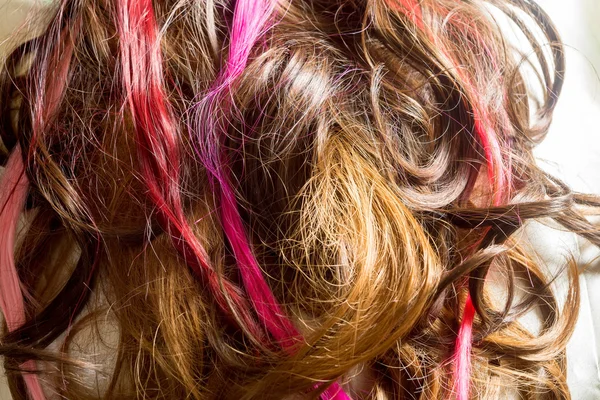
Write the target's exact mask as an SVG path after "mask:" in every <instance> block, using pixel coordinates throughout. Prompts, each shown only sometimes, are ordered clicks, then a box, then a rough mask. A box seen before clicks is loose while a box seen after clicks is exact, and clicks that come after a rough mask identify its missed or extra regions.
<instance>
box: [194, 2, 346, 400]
mask: <svg viewBox="0 0 600 400" xmlns="http://www.w3.org/2000/svg"><path fill="white" fill-rule="evenodd" d="M275 4H276V0H238V1H237V2H236V5H235V9H234V13H233V21H232V25H231V36H230V45H229V55H228V59H227V63H226V66H225V69H224V70H223V71H222V73H221V75H220V76H219V77H218V79H217V81H216V86H215V88H214V89H213V90H212V91H210V92H209V94H208V96H207V97H206V99H205V102H206V103H205V104H204V105H206V106H207V107H206V109H208V110H209V112H208V115H205V116H204V117H206V118H205V119H204V118H202V119H199V120H201V121H206V120H207V121H210V122H209V123H206V124H205V126H206V128H205V129H206V137H205V138H201V139H200V140H201V141H203V140H204V141H206V142H208V143H210V140H209V139H213V138H214V139H213V143H215V144H217V146H214V147H212V148H208V149H207V151H206V153H207V154H202V152H201V154H200V156H201V157H202V159H203V160H204V162H205V164H206V168H207V170H208V171H209V172H211V173H212V175H213V178H214V179H215V181H216V182H218V185H219V187H220V199H221V207H220V210H221V221H222V224H223V230H224V232H225V235H226V236H227V239H228V241H229V243H230V245H231V247H232V251H233V254H234V257H235V259H236V260H237V262H238V265H239V268H240V274H241V277H242V281H243V283H244V287H245V288H246V292H247V293H248V296H249V298H250V301H251V302H252V305H253V306H254V308H255V310H256V313H257V315H258V318H259V319H260V321H261V323H263V324H264V326H265V327H266V328H267V330H268V332H269V333H270V334H271V335H272V336H273V338H274V339H275V340H276V341H277V342H278V343H279V344H280V345H281V346H282V348H283V349H286V350H287V351H293V350H292V348H293V346H294V345H295V344H296V343H297V342H298V341H299V340H300V338H301V335H300V333H299V331H298V330H297V329H296V327H294V325H293V324H292V322H291V321H290V320H289V319H288V318H287V317H286V316H285V314H284V312H283V311H282V310H281V307H280V306H279V304H278V302H277V300H276V299H275V296H274V295H273V293H272V292H271V289H270V288H269V286H268V284H267V282H266V281H265V279H264V277H263V274H262V271H261V269H260V266H259V264H258V261H257V260H256V258H255V257H254V254H253V252H252V249H251V247H250V243H249V242H248V238H247V237H246V233H245V230H244V225H243V221H242V217H241V215H240V213H239V211H238V208H237V202H236V199H235V192H234V189H233V188H232V187H231V186H230V184H229V177H228V173H227V172H226V171H225V164H226V160H227V156H226V155H225V154H223V152H222V151H221V149H220V148H219V147H220V146H219V145H218V144H219V143H220V138H219V136H218V133H219V132H218V129H219V127H218V126H217V124H216V122H215V121H214V119H213V115H214V114H215V113H214V112H211V111H213V110H214V108H213V107H217V103H219V107H221V108H223V109H225V110H226V111H227V108H229V107H231V103H230V102H228V101H227V99H224V96H225V95H226V94H227V92H228V91H229V90H230V89H231V87H232V85H233V82H234V81H235V79H237V78H238V77H239V76H240V75H241V74H242V73H243V71H244V68H245V67H246V64H247V62H248V58H249V56H250V51H251V49H252V47H253V46H254V44H255V43H256V42H257V40H258V38H259V37H260V35H261V33H262V32H263V30H264V29H265V28H266V24H267V21H268V20H269V18H270V17H271V15H272V13H273V10H274V8H275ZM200 110H201V111H202V107H200ZM317 386H318V385H317ZM322 398H323V399H340V400H341V399H348V396H347V395H346V394H345V393H344V391H343V390H342V389H341V388H340V387H339V385H338V384H337V383H334V384H332V385H331V386H330V387H328V388H327V389H326V390H325V392H324V393H323V394H322Z"/></svg>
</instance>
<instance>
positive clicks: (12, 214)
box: [0, 145, 46, 400]
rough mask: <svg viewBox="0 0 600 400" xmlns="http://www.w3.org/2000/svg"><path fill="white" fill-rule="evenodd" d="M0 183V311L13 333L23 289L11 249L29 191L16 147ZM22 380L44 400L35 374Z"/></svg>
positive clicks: (21, 315)
mask: <svg viewBox="0 0 600 400" xmlns="http://www.w3.org/2000/svg"><path fill="white" fill-rule="evenodd" d="M0 182H1V183H0V187H2V188H4V190H1V191H0V205H1V207H2V208H1V209H0V226H2V227H3V229H4V230H5V232H4V234H3V235H0V308H1V309H2V313H3V314H4V318H5V320H6V326H7V328H8V330H9V331H14V330H15V329H17V328H18V327H20V326H21V325H23V323H25V304H24V297H23V291H22V290H23V289H22V288H21V282H20V280H19V275H18V273H17V269H16V266H15V257H14V248H15V240H16V231H17V226H18V222H19V215H20V214H21V211H22V209H23V205H24V203H25V199H26V198H27V192H28V189H29V181H28V179H27V176H26V175H25V166H24V165H23V159H22V158H21V148H20V147H19V146H18V145H17V146H16V147H15V149H14V150H13V152H12V153H11V155H10V157H9V158H8V162H7V164H6V168H5V169H4V174H3V176H2V178H1V180H0ZM11 188H12V189H11ZM22 367H24V368H26V369H31V370H35V368H36V366H35V362H33V361H28V362H26V363H24V364H23V365H22ZM23 379H24V380H25V384H26V385H27V390H28V391H29V394H30V395H31V397H32V398H33V399H34V400H43V399H45V398H46V397H45V396H44V392H43V390H42V387H41V385H40V382H39V379H38V377H37V375H34V374H27V373H25V374H24V375H23Z"/></svg>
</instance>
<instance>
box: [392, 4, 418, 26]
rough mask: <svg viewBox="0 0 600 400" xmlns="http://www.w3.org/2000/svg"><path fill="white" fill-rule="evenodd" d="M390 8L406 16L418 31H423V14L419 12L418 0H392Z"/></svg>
mask: <svg viewBox="0 0 600 400" xmlns="http://www.w3.org/2000/svg"><path fill="white" fill-rule="evenodd" d="M390 6H391V7H397V8H398V9H399V10H400V11H402V12H403V13H404V14H406V15H407V16H408V17H409V18H410V19H412V21H413V23H414V24H415V25H416V26H417V27H418V28H419V29H421V30H424V29H425V25H424V22H423V12H422V11H421V5H420V4H419V0H392V1H391V2H390Z"/></svg>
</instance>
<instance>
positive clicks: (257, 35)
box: [0, 0, 600, 400]
mask: <svg viewBox="0 0 600 400" xmlns="http://www.w3.org/2000/svg"><path fill="white" fill-rule="evenodd" d="M52 12H53V13H54V14H53V15H54V17H53V19H52V20H51V22H50V24H49V26H48V28H47V29H46V30H45V31H44V33H43V34H42V35H40V36H39V37H37V38H35V39H33V40H30V41H28V42H26V43H24V44H22V45H20V46H18V47H17V48H16V49H15V50H14V51H13V53H12V54H11V55H10V57H8V59H7V60H6V62H5V65H4V68H3V70H2V75H1V77H0V95H1V100H0V107H1V109H0V118H1V120H0V126H1V139H2V144H3V150H2V154H1V157H0V159H1V160H2V162H3V163H5V162H10V164H9V165H10V168H8V167H7V172H6V176H9V175H10V176H16V177H18V176H21V178H20V179H21V180H20V181H19V182H21V184H22V185H28V186H27V188H28V189H27V191H26V192H24V193H26V195H27V196H26V198H23V199H22V201H18V200H19V199H17V198H16V197H15V196H14V195H13V194H11V193H13V192H14V191H15V190H14V187H15V185H16V184H13V185H10V184H9V183H10V182H11V181H8V180H7V179H8V178H5V180H4V184H3V186H2V188H1V190H2V191H5V192H6V200H5V203H4V204H2V205H1V206H2V209H1V210H2V211H3V213H4V214H6V215H7V216H8V213H9V211H10V212H13V211H14V210H17V211H16V212H17V213H16V214H15V215H18V213H21V214H23V215H25V217H26V220H27V224H26V225H27V228H26V229H24V230H22V231H21V235H20V240H19V241H18V243H17V244H18V245H17V247H16V250H15V251H14V254H13V248H12V246H9V244H10V242H7V243H8V244H7V245H6V248H4V249H0V252H2V251H4V252H5V253H6V254H7V256H6V257H7V258H6V259H7V260H9V259H13V258H14V260H15V264H14V265H15V271H16V274H17V277H18V280H17V281H14V280H9V278H8V277H7V276H8V275H6V273H5V275H4V276H0V281H5V282H6V283H3V285H5V286H3V287H6V288H12V289H14V288H15V287H14V282H18V288H21V287H22V288H24V289H23V290H24V292H25V293H24V294H23V295H21V294H20V293H21V292H20V289H18V290H16V291H12V292H11V293H13V292H14V293H16V294H14V296H13V297H11V298H10V299H5V300H6V302H7V304H12V308H11V309H13V310H16V309H21V308H22V310H23V317H22V318H20V317H19V318H16V317H15V318H13V319H11V318H12V317H10V316H9V313H7V310H6V309H4V310H3V311H4V313H5V316H6V317H7V320H9V321H13V322H14V323H13V325H14V326H8V327H7V329H6V330H5V332H4V335H3V336H2V341H1V344H0V354H2V355H3V356H4V357H5V367H6V370H7V373H8V376H9V382H10V386H11V392H12V395H13V397H14V398H15V399H25V398H27V396H28V394H27V392H28V391H29V395H31V396H33V397H34V398H35V397H36V395H35V394H34V392H35V390H34V389H32V388H33V387H35V385H36V384H35V383H34V382H33V380H32V379H31V378H30V377H31V376H32V375H31V374H30V373H29V372H35V373H36V374H37V376H39V379H41V380H42V382H43V385H42V386H44V387H45V391H46V393H47V394H49V393H51V391H52V393H53V392H55V393H56V394H57V395H59V396H63V397H65V398H68V399H71V400H74V399H90V398H116V399H129V398H131V399H134V398H136V399H137V398H148V399H150V398H152V399H159V398H160V399H163V398H164V399H166V398H169V399H182V398H219V399H245V398H259V399H281V398H288V397H290V398H292V397H293V396H302V395H304V396H306V397H309V398H310V397H318V396H319V395H321V394H322V393H324V394H323V398H329V397H327V396H329V395H328V394H327V393H328V392H327V391H328V390H330V388H331V386H330V385H331V384H332V383H333V384H334V387H338V386H335V385H340V386H339V388H341V389H339V390H338V389H335V390H336V391H337V392H338V393H342V390H343V393H345V394H346V395H347V396H348V397H351V398H354V399H359V398H376V399H415V398H418V399H447V398H450V397H452V396H458V398H459V399H464V398H465V397H464V396H466V395H468V394H469V390H470V395H471V396H472V397H474V398H482V399H485V398H490V399H491V398H506V396H507V392H510V391H515V392H517V393H518V394H519V396H521V397H523V398H527V399H534V398H561V399H563V398H569V397H570V396H569V391H568V388H567V385H566V375H565V373H566V362H565V361H566V360H565V345H566V342H567V340H568V338H569V336H570V333H571V331H572V329H573V326H574V323H575V321H576V318H577V310H578V302H579V291H578V278H577V267H576V265H575V263H574V262H569V263H567V264H566V265H565V266H564V270H563V271H561V273H562V272H564V276H566V277H567V278H568V294H567V297H566V299H565V300H564V301H561V300H560V299H558V298H557V296H556V295H555V293H554V289H553V283H554V281H555V279H556V276H554V275H553V274H550V273H549V271H548V270H547V268H546V266H545V265H543V264H542V263H541V262H540V261H539V260H538V258H536V257H535V256H534V255H532V254H531V252H530V251H529V250H528V249H527V248H526V247H524V246H523V245H522V243H521V238H522V237H521V235H522V234H521V232H520V228H521V227H522V226H523V225H524V224H525V223H526V222H527V221H529V220H533V219H542V218H546V219H550V220H554V221H555V222H556V223H558V224H559V225H560V226H562V228H563V229H565V230H567V231H571V232H575V233H577V234H580V235H582V236H584V237H585V238H587V239H588V240H590V241H591V242H593V243H594V244H596V245H598V244H600V236H599V235H600V232H599V230H598V229H597V228H596V227H595V226H593V225H591V224H590V223H589V222H588V220H587V219H586V218H587V217H588V216H589V215H592V214H594V215H595V214H597V210H598V206H600V201H599V200H598V199H597V198H596V197H593V196H588V195H581V194H578V193H573V192H572V191H571V190H570V189H569V188H568V187H567V186H565V185H564V184H563V183H562V182H560V181H559V180H558V179H556V178H554V177H552V176H549V175H548V174H546V173H544V172H543V171H542V170H541V169H540V168H539V167H538V166H537V165H536V163H535V159H534V157H533V155H532V149H533V148H534V146H535V145H536V144H537V143H539V142H540V141H541V140H542V139H543V137H544V135H545V134H546V132H547V130H548V126H549V124H550V121H551V117H552V111H553V109H554V107H555V105H556V100H557V97H558V95H559V93H560V90H561V86H562V81H563V73H564V67H565V66H564V56H563V52H562V45H561V42H560V39H559V37H558V34H557V32H556V29H555V28H554V26H553V25H552V23H551V22H550V21H549V19H548V17H547V16H546V14H545V13H544V12H543V11H542V9H541V8H539V6H537V5H536V4H535V3H534V2H533V1H530V0H510V1H509V0H487V1H483V0H468V1H467V0H464V1H458V0H421V1H418V2H416V1H408V0H294V1H291V0H288V1H286V0H281V1H267V0H260V1H251V0H237V1H226V2H225V1H213V0H206V1H189V0H165V1H154V2H151V1H150V0H139V1H135V0H62V1H61V2H60V4H59V5H58V6H57V8H56V9H55V10H53V11H52ZM495 18H503V19H504V20H506V22H507V23H508V22H510V24H511V26H513V27H515V28H517V29H519V30H520V31H521V32H522V33H523V34H524V37H525V38H527V40H528V42H529V43H528V46H529V48H528V50H525V51H529V50H530V51H531V54H532V55H530V56H528V57H524V56H523V54H524V52H523V49H518V48H515V47H514V46H513V45H512V44H511V43H509V42H508V41H507V39H506V38H505V36H504V34H503V31H502V30H501V29H500V27H499V24H498V23H497V22H496V19H495ZM538 31H539V32H538ZM540 33H542V34H543V35H540ZM538 37H540V38H538ZM541 37H543V39H541ZM25 66H27V69H26V72H25V73H22V71H23V69H24V67H25ZM527 66H529V67H530V69H531V70H533V71H535V72H536V73H537V77H538V78H539V79H538V81H537V82H530V81H529V80H528V81H526V80H525V79H524V72H523V71H524V70H525V69H526V68H527ZM536 93H539V95H536ZM9 159H10V160H12V161H9ZM19 166H21V167H19ZM19 168H21V169H22V170H24V172H23V173H19V171H21V170H19ZM11 171H12V172H11ZM15 171H16V172H15ZM9 173H10V174H9ZM19 174H20V175H19ZM11 196H12V197H11ZM11 210H13V211H11ZM11 215H12V214H11ZM6 218H8V217H6ZM6 221H8V222H10V223H11V224H13V225H14V224H15V223H16V222H15V221H13V220H8V219H7V220H6ZM8 222H7V223H8ZM7 226H8V225H7ZM13 228H15V229H16V227H14V226H10V227H9V228H8V229H9V230H10V229H13ZM7 237H8V236H7ZM13 256H14V257H13ZM7 262H8V261H7ZM7 265H8V264H7ZM3 267H4V265H3ZM491 272H492V273H493V275H494V276H495V277H499V279H497V280H496V282H491V279H490V278H488V275H489V274H490V273H491ZM11 285H12V286H11ZM490 286H492V287H494V286H495V287H496V289H497V286H501V289H502V293H503V296H500V297H503V298H502V299H501V301H497V298H496V297H497V296H493V295H492V293H496V292H495V291H492V288H491V287H490ZM469 307H472V309H473V313H472V314H471V317H469V311H468V309H469ZM6 308H7V309H8V308H10V307H9V306H7V307H6ZM528 312H538V313H539V315H540V316H541V327H540V329H539V332H532V331H531V330H527V329H525V328H524V327H523V326H522V325H521V324H520V323H519V318H520V317H521V316H523V315H525V314H526V313H528ZM471 324H472V327H471ZM471 328H472V330H471ZM457 337H458V338H459V340H457ZM56 343H60V344H59V346H58V347H57V345H56ZM471 346H472V347H471ZM32 360H33V361H35V363H33V364H32V362H31V361H32ZM99 364H105V366H104V367H102V366H101V365H99ZM32 370H34V371H32ZM23 372H25V373H23ZM28 377H29V378H28ZM24 378H25V379H24ZM27 379H28V380H29V381H27V382H26V380H27ZM465 383H466V385H467V387H466V390H467V391H466V392H465V388H464V387H462V386H461V385H464V384H465ZM461 396H462V397H461Z"/></svg>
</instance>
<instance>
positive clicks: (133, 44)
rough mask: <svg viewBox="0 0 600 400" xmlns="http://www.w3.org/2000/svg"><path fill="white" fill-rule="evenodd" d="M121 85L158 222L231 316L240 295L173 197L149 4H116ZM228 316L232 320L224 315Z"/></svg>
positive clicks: (174, 150)
mask: <svg viewBox="0 0 600 400" xmlns="http://www.w3.org/2000/svg"><path fill="white" fill-rule="evenodd" d="M117 8H118V12H119V21H118V22H119V32H120V51H121V69H122V84H123V87H124V90H125V95H126V100H127V103H128V106H129V109H130V112H131V114H132V118H133V122H134V126H135V133H136V139H137V142H138V143H137V144H138V152H139V158H140V164H141V170H142V174H143V177H144V180H145V183H146V185H147V187H148V194H149V197H150V199H151V200H152V202H153V203H154V204H155V205H156V208H157V211H158V216H159V219H160V222H161V224H162V225H163V227H165V229H166V230H167V232H168V233H169V234H170V235H171V236H172V238H173V243H174V245H175V246H176V248H177V250H178V251H179V253H180V254H181V255H182V257H183V258H184V260H185V261H186V263H187V264H188V266H189V267H190V268H191V269H192V271H194V273H195V274H196V275H197V276H199V277H200V278H201V279H202V280H203V281H204V282H206V283H207V285H208V287H209V288H210V289H211V291H212V293H213V295H214V296H215V300H216V302H217V304H218V305H219V306H220V307H221V309H223V310H224V311H225V312H227V313H231V309H230V305H229V300H228V299H227V298H226V296H225V295H224V294H223V291H224V292H225V293H226V294H227V296H228V297H229V299H230V301H232V302H233V303H234V304H235V305H237V306H238V307H241V308H242V309H244V308H247V307H245V306H244V303H245V302H244V300H243V298H242V294H241V293H240V292H239V291H238V290H237V289H235V288H234V286H233V285H232V284H231V283H230V282H228V281H222V282H221V281H220V280H219V278H218V276H217V274H216V272H215V271H214V270H213V269H212V267H211V266H210V264H209V262H208V256H207V255H206V252H205V250H204V249H203V248H202V245H201V244H200V243H199V241H198V240H197V238H196V237H195V235H194V232H193V230H192V228H191V227H190V225H189V224H188V222H187V220H186V217H185V213H184V211H183V207H182V202H181V196H180V193H179V179H180V174H179V164H180V158H179V157H180V155H179V149H178V147H177V143H178V142H177V131H176V128H175V127H174V124H173V121H172V116H171V114H170V112H169V108H168V103H167V100H166V97H167V96H166V93H165V90H164V83H163V70H162V57H161V50H160V42H159V39H158V37H157V27H156V21H155V19H154V11H153V7H152V1H151V0H117ZM234 314H238V315H237V317H238V318H241V319H242V320H243V321H244V323H245V325H246V327H247V328H248V329H249V330H250V331H251V332H252V333H253V334H254V335H255V336H257V337H259V338H260V337H261V336H262V335H261V329H260V327H259V326H258V325H256V323H255V322H254V321H253V320H252V318H251V317H250V315H249V314H248V313H242V314H241V315H239V314H240V313H234ZM230 316H232V315H231V314H230Z"/></svg>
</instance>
